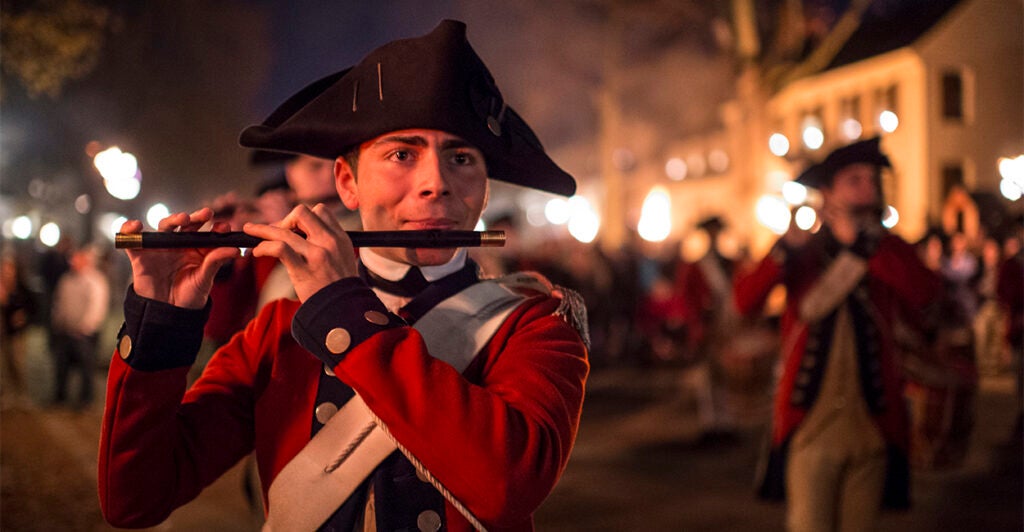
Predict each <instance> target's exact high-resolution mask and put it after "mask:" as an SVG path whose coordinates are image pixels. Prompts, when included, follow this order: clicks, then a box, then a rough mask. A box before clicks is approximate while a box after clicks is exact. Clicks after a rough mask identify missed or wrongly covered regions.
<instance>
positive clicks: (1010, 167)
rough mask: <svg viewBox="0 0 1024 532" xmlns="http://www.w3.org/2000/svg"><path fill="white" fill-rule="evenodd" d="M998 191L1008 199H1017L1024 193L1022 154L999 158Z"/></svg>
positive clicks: (1023, 158) (1023, 156)
mask: <svg viewBox="0 0 1024 532" xmlns="http://www.w3.org/2000/svg"><path fill="white" fill-rule="evenodd" d="M998 164H999V175H1000V176H1001V177H1002V178H1003V179H1002V181H1000V182H999V192H1001V193H1002V194H1003V197H1005V198H1006V199H1008V200H1010V201H1017V200H1018V199H1020V198H1021V196H1022V195H1024V155H1018V156H1016V157H1012V158H1011V157H1000V158H999V162H998Z"/></svg>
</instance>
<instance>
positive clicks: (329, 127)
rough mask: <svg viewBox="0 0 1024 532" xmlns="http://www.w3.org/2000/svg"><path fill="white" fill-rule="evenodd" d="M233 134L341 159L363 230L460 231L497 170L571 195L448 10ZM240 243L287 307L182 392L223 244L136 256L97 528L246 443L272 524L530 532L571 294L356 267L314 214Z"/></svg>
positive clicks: (569, 371) (578, 406)
mask: <svg viewBox="0 0 1024 532" xmlns="http://www.w3.org/2000/svg"><path fill="white" fill-rule="evenodd" d="M282 109H290V112H288V113H283V112H282ZM282 114H285V115H286V116H281V115H282ZM240 141H241V143H242V145H243V146H246V147H248V148H254V149H268V150H274V149H276V150H284V151H289V150H290V151H296V152H301V153H305V154H309V155H312V156H316V157H322V158H330V159H333V160H334V163H333V168H334V176H335V184H336V188H337V191H338V194H339V196H340V197H341V199H342V201H343V202H344V204H345V205H346V207H347V208H349V209H352V210H356V209H358V212H359V215H360V217H361V220H362V226H363V227H364V228H365V229H366V230H368V231H380V230H422V229H438V230H471V229H473V228H474V227H475V226H476V224H477V223H478V221H479V218H480V214H481V213H482V212H483V209H484V207H485V206H486V203H487V200H488V195H489V190H490V188H489V184H488V183H489V182H488V177H490V178H493V179H500V180H505V181H508V182H511V183H514V184H519V185H523V186H528V187H534V188H537V189H540V190H545V191H548V192H552V193H556V194H560V195H564V196H571V195H572V194H573V193H574V192H575V189H576V184H575V181H574V180H573V178H572V176H570V175H569V174H567V173H566V172H565V171H563V170H562V169H561V168H559V167H558V165H557V164H555V162H554V161H552V160H551V159H550V157H549V156H548V155H547V153H546V152H545V151H544V148H543V146H542V145H541V144H540V142H539V140H537V138H536V136H535V135H534V134H533V132H532V130H531V129H530V128H529V126H528V125H527V124H526V122H525V121H523V119H522V118H520V117H519V115H518V114H517V113H516V112H515V111H514V110H513V109H512V108H511V107H509V106H508V104H507V103H505V101H504V99H503V97H502V95H501V93H500V91H499V90H498V88H497V86H496V85H495V83H494V79H493V77H492V76H491V75H490V72H489V71H488V70H487V68H486V66H485V65H484V64H483V62H482V61H481V59H480V58H479V56H477V55H476V52H475V51H474V50H473V48H472V47H471V46H470V44H469V42H468V40H467V38H466V27H465V25H464V24H462V23H461V22H457V21H451V20H446V21H443V22H441V24H440V25H439V26H438V27H437V28H436V29H434V30H433V31H432V32H431V33H429V34H427V35H425V36H422V37H417V38H412V39H403V40H400V41H395V42H392V43H389V44H385V45H384V46H382V47H380V48H378V49H376V50H374V51H373V52H371V53H370V54H369V55H368V56H367V57H366V58H364V59H363V60H362V61H361V62H360V63H359V64H358V65H356V66H354V67H352V68H350V69H346V70H343V71H340V72H338V73H336V74H332V75H330V76H328V77H326V78H323V79H322V80H320V81H317V82H314V83H313V84H311V85H310V86H308V87H306V88H305V89H303V90H301V91H300V92H299V93H297V94H296V95H295V96H293V97H292V98H291V99H290V100H288V101H287V102H285V104H283V105H282V107H280V108H279V109H278V110H277V111H275V113H274V114H272V115H271V119H268V120H267V121H264V123H263V124H261V125H257V126H251V127H249V128H247V129H246V130H245V131H243V133H242V136H241V139H240ZM211 215H212V213H211V211H210V210H209V209H201V210H199V211H197V212H195V213H192V214H189V213H177V214H174V215H171V216H170V217H168V218H165V219H164V220H163V221H161V223H160V230H162V231H196V230H198V229H199V228H200V227H202V226H203V225H205V224H206V223H207V222H209V220H210V218H211ZM224 228H225V227H224V225H218V226H215V227H214V230H223V229H224ZM141 230H142V224H141V222H139V221H137V220H132V221H129V222H126V223H125V225H124V226H123V227H122V231H123V232H126V233H137V232H139V231H141ZM243 230H244V231H245V232H246V233H248V234H250V235H252V236H255V237H258V238H261V239H262V240H263V242H261V243H260V244H259V245H258V246H256V247H255V248H253V250H252V252H253V254H254V256H258V257H262V256H270V257H276V258H277V259H278V260H280V261H281V262H282V263H284V264H285V266H286V268H287V272H288V274H289V278H290V279H291V280H292V284H293V286H294V288H295V291H296V296H297V299H295V300H290V299H279V300H276V301H274V302H272V303H269V304H268V305H267V306H265V307H264V308H263V310H262V311H261V312H260V313H259V315H257V317H256V318H255V319H254V320H253V321H252V322H250V324H249V325H248V326H247V327H246V329H245V330H244V331H243V332H242V333H240V334H238V335H236V336H235V337H234V338H233V339H232V340H231V342H229V343H228V344H227V345H225V346H224V347H222V348H221V349H220V350H218V351H217V352H216V353H215V354H214V356H213V358H212V359H211V360H210V363H209V364H207V366H206V369H205V371H204V372H203V375H202V376H201V377H200V378H199V380H198V381H196V383H195V384H194V385H193V386H192V387H191V388H189V389H188V390H187V391H186V389H185V386H184V379H185V375H186V373H187V371H188V367H189V366H190V365H191V364H192V362H193V360H194V356H195V351H196V348H197V347H198V343H199V335H200V332H201V328H202V323H203V321H204V319H205V316H204V314H205V312H206V310H205V309H206V308H208V299H209V298H208V296H209V287H210V286H211V284H212V279H213V275H214V273H215V272H216V271H217V269H218V268H219V267H220V265H221V264H223V263H225V262H226V261H229V260H231V259H232V258H233V257H235V256H236V255H237V251H236V250H232V249H226V248H215V249H207V250H197V249H193V250H148V249H141V250H128V254H129V257H130V258H131V261H132V267H133V285H132V289H131V290H130V291H129V293H128V295H127V297H126V300H125V326H124V327H123V328H122V331H121V335H120V339H119V343H118V348H117V350H116V352H115V353H114V356H113V357H112V359H111V367H110V372H109V377H108V393H107V397H108V403H107V408H106V410H105V412H104V421H103V431H102V434H101V438H100V454H99V456H100V460H99V469H100V474H99V479H100V482H99V494H100V505H101V509H102V511H103V513H104V516H105V517H106V518H107V519H108V521H110V522H111V524H114V525H116V526H122V527H124V526H132V527H143V526H152V525H155V524H158V523H159V522H161V521H163V520H164V519H166V518H167V516H168V515H169V514H170V513H171V512H172V511H173V510H174V509H175V508H176V507H178V506H181V505H182V504H185V503H186V502H188V501H189V500H191V499H192V498H193V497H195V496H196V495H197V494H198V493H199V492H200V491H201V490H202V489H203V488H204V487H205V486H207V485H209V484H210V483H211V482H213V481H214V480H215V479H216V478H218V477H219V476H221V475H222V474H223V473H224V472H225V471H227V470H228V469H229V468H231V467H232V466H233V465H234V464H236V463H237V462H238V461H239V460H241V459H242V458H243V457H244V456H246V455H247V454H249V453H250V452H252V451H254V450H255V452H256V457H257V461H258V466H259V470H260V480H261V482H262V488H263V495H264V500H265V501H266V506H267V507H266V510H267V529H269V530H313V529H333V530H400V529H407V530H417V529H418V530H441V529H442V528H443V529H446V530H470V529H471V528H478V529H483V528H491V529H508V530H529V529H532V528H533V517H532V516H533V513H534V511H535V510H536V509H537V508H538V507H539V506H540V504H541V503H542V502H543V501H544V500H545V498H546V497H547V495H548V494H549V493H550V492H551V490H552V488H553V487H554V486H555V484H556V483H557V481H558V479H559V478H560V476H561V474H562V472H563V471H564V470H565V467H566V464H567V462H568V459H569V455H570V452H571V451H572V448H573V444H574V442H575V437H576V431H577V428H578V426H579V420H580V415H581V411H582V404H583V392H584V386H585V382H586V377H587V374H588V372H589V366H588V363H587V351H588V347H587V340H586V338H587V334H586V309H585V308H584V307H583V306H582V302H581V301H580V300H579V297H578V296H577V295H576V294H575V293H574V292H572V291H571V290H568V289H563V288H558V287H553V286H551V285H550V284H549V283H547V282H545V280H543V279H540V278H538V277H536V276H532V275H528V274H515V275H512V276H508V277H504V278H502V279H500V280H481V279H480V278H479V273H478V270H477V267H476V265H475V264H474V263H473V262H472V261H470V260H468V259H467V257H466V251H465V250H464V249H454V248H450V249H426V248H425V249H416V248H413V249H405V248H386V247H385V248H376V247H363V248H360V249H359V250H358V260H357V257H356V250H355V249H354V248H353V246H352V242H351V239H350V238H349V236H348V233H347V232H346V230H345V229H344V228H343V227H342V226H341V224H340V223H339V222H338V220H337V218H336V217H335V216H334V215H333V214H332V213H331V212H330V210H329V209H328V208H327V207H326V206H324V205H322V204H318V205H316V206H314V207H313V208H309V207H307V206H305V205H299V206H297V207H296V208H295V209H293V210H292V211H291V213H289V215H288V216H286V217H285V218H284V219H283V220H281V221H279V222H277V223H275V224H272V225H267V224H247V225H246V226H245V227H244V228H243ZM296 231H301V232H302V233H303V235H299V234H297V233H296ZM169 279H174V280H175V281H174V282H168V280H169Z"/></svg>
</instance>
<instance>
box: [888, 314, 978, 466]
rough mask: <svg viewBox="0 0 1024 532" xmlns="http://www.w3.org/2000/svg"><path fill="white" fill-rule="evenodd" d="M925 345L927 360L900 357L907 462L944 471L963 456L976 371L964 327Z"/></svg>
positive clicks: (917, 356)
mask: <svg viewBox="0 0 1024 532" xmlns="http://www.w3.org/2000/svg"><path fill="white" fill-rule="evenodd" d="M931 347H932V349H931V351H930V353H926V354H927V355H928V356H922V355H924V354H912V355H909V356H907V357H906V358H905V359H904V369H905V371H906V379H907V383H906V386H905V388H904V397H905V398H906V401H907V405H908V406H909V409H910V423H911V426H910V461H911V464H912V465H913V466H914V467H916V468H919V469H947V468H953V467H958V466H960V465H961V464H963V461H964V458H966V456H967V450H968V447H969V443H970V437H971V431H972V429H973V428H974V419H975V414H974V408H975V398H976V396H977V385H978V373H977V366H976V364H975V361H974V349H973V341H971V333H970V330H969V329H966V330H965V329H953V330H949V331H944V332H943V333H942V334H940V335H939V338H937V339H936V341H935V342H934V343H933V344H932V346H931Z"/></svg>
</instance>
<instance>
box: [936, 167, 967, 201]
mask: <svg viewBox="0 0 1024 532" xmlns="http://www.w3.org/2000/svg"><path fill="white" fill-rule="evenodd" d="M964 186H965V185H964V166H963V165H962V164H960V163H946V164H944V165H943V166H942V197H943V198H945V197H947V196H949V191H951V190H953V187H961V188H964Z"/></svg>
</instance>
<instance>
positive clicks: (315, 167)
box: [284, 155, 336, 204]
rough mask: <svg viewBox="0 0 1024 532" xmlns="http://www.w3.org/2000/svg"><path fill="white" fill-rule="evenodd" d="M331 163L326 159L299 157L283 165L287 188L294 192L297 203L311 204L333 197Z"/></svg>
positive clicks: (307, 156)
mask: <svg viewBox="0 0 1024 532" xmlns="http://www.w3.org/2000/svg"><path fill="white" fill-rule="evenodd" d="M332 166H333V165H332V162H331V161H329V160H327V159H320V158H318V157H310V156H309V155H299V156H298V157H296V158H295V159H292V160H291V161H289V162H288V163H287V164H286V165H285V169H284V172H285V178H286V179H287V180H288V186H290V187H291V188H292V190H294V191H295V199H296V200H298V201H299V203H305V204H312V203H316V202H319V201H323V200H324V199H325V198H332V197H334V194H335V193H336V192H335V188H334V175H333V174H332V172H331V168H332Z"/></svg>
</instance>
